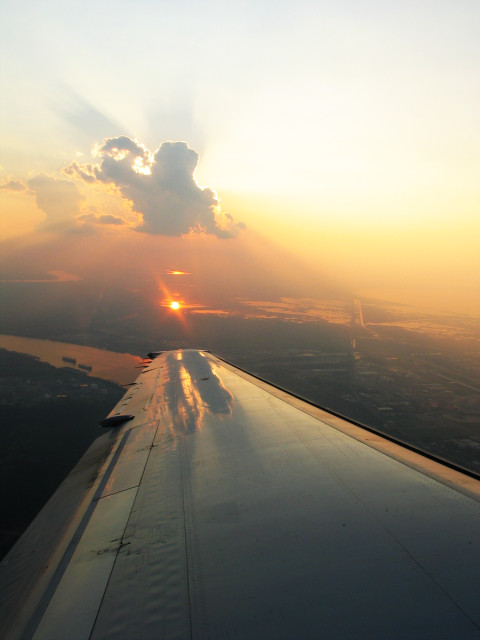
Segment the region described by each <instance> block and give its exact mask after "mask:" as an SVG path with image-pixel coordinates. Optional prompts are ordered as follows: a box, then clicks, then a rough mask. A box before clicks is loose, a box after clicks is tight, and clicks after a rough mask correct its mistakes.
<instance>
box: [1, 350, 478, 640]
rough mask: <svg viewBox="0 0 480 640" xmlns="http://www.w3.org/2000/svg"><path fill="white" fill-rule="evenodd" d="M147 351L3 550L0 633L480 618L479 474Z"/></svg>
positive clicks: (265, 629)
mask: <svg viewBox="0 0 480 640" xmlns="http://www.w3.org/2000/svg"><path fill="white" fill-rule="evenodd" d="M151 355H152V357H153V359H152V361H151V362H150V363H149V364H148V366H146V367H145V368H144V370H143V371H142V373H141V374H140V376H139V377H138V380H137V382H136V383H135V384H134V385H133V386H131V387H130V388H129V390H128V391H127V393H126V394H125V396H124V397H123V398H122V400H121V401H120V402H119V403H118V405H117V406H116V407H115V409H114V410H113V411H112V413H111V414H110V416H109V418H114V420H113V421H112V420H109V421H107V422H106V424H107V428H106V430H105V432H104V433H103V435H101V436H100V437H99V438H98V439H97V440H96V441H95V442H94V443H93V445H92V446H91V447H90V449H89V450H88V452H87V453H86V454H85V456H84V457H83V458H82V459H81V461H80V462H79V464H78V465H77V467H75V469H74V470H73V471H72V473H71V474H70V475H69V476H68V477H67V479H66V480H65V482H64V483H63V484H62V485H61V487H60V488H59V489H58V491H57V492H56V494H55V495H54V496H53V497H52V499H51V500H50V502H49V503H47V505H46V506H45V508H44V509H43V510H42V511H41V512H40V514H39V515H38V516H37V518H36V520H35V521H34V522H33V523H32V525H31V526H30V528H29V529H28V530H27V531H26V533H25V534H24V536H23V537H22V538H21V539H20V540H19V542H18V543H17V544H16V545H15V547H14V548H13V549H12V550H11V552H10V553H9V554H8V555H7V556H6V558H5V559H4V561H3V562H2V564H1V569H0V581H1V591H0V592H1V594H2V604H1V610H0V613H1V620H2V624H1V629H0V631H1V637H2V638H8V639H14V638H15V639H16V638H22V639H24V640H26V639H32V638H33V639H34V640H43V639H49V640H50V639H59V640H63V639H65V640H87V639H91V640H96V639H100V638H101V639H106V638H112V639H113V638H115V639H116V640H119V639H128V640H132V639H136V638H139V639H140V638H141V639H142V640H145V639H152V640H153V639H155V640H159V639H168V640H172V639H189V640H190V639H192V638H193V639H202V640H203V639H204V638H206V639H208V638H212V639H213V638H215V639H220V638H221V639H227V638H236V639H240V638H246V639H252V638H253V639H256V638H258V639H274V640H279V639H282V638H327V639H329V638H335V639H336V638H362V639H364V638H377V639H384V638H389V639H394V638H402V639H407V638H408V639H409V640H411V639H424V638H435V639H439V638H448V640H451V639H452V638H461V639H465V638H480V606H479V593H480V482H479V480H478V479H476V478H474V477H471V476H469V475H468V474H465V473H462V472H461V471H459V470H456V469H453V468H451V467H449V466H447V465H444V464H442V463H439V462H438V461H435V460H431V459H429V458H427V457H425V456H422V455H420V454H418V453H416V452H413V451H410V450H408V449H407V448H405V447H403V446H400V445H398V444H396V443H394V442H391V441H390V440H388V439H386V438H384V437H382V436H380V435H376V434H373V433H371V432H369V431H366V430H365V429H362V428H361V427H359V426H357V425H355V424H353V423H351V422H349V421H347V420H345V419H342V418H340V417H338V416H335V415H333V414H331V413H329V412H327V411H325V410H322V409H320V408H317V407H315V406H312V405H310V404H309V403H307V402H304V401H302V400H300V399H299V398H296V397H293V396H291V395H289V394H288V393H286V392H285V391H283V390H280V389H278V388H275V387H273V386H271V385H269V384H267V383H266V382H264V381H261V380H259V379H257V378H255V377H253V376H251V375H249V374H247V373H246V372H244V371H241V370H239V369H237V368H235V367H233V366H232V365H230V364H229V363H226V362H224V361H223V360H221V359H219V358H218V357H216V356H214V355H212V354H210V353H207V352H202V351H193V350H183V351H182V350H179V351H170V352H165V353H163V354H151ZM109 425H112V426H109ZM432 428H435V426H434V425H432ZM12 490H14V488H13V487H12Z"/></svg>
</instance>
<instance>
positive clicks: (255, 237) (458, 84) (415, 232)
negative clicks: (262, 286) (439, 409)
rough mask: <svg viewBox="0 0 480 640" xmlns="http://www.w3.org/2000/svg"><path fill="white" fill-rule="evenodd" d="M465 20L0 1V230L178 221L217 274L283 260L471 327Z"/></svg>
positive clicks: (442, 1)
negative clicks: (410, 300) (251, 261)
mask: <svg viewBox="0 0 480 640" xmlns="http://www.w3.org/2000/svg"><path fill="white" fill-rule="evenodd" d="M72 16H75V19H72ZM479 22H480V5H479V4H478V2H475V1H473V0H458V1H457V2H455V3H453V2H450V1H446V0H439V1H437V2H427V1H420V2H415V3H414V2H404V3H398V2H393V1H392V0H383V1H382V2H380V1H372V0H368V1H360V2H353V1H351V0H339V1H338V2H335V3H333V2H326V1H318V0H317V1H315V2H310V1H307V0H300V1H299V2H297V3H291V2H289V3H286V2H283V1H280V2H279V1H277V2H273V1H265V0H257V1H256V2H253V1H249V0H247V1H246V2H243V3H241V4H238V3H237V4H235V5H232V4H231V3H220V2H217V1H212V0H207V2H204V3H193V2H188V1H184V0H180V1H179V2H175V3H170V4H169V5H166V4H165V3H154V2H150V1H147V0H139V2H136V3H121V4H120V3H118V2H113V1H109V0H106V1H103V2H100V3H98V2H97V3H93V2H82V3H79V2H77V1H75V0H66V1H65V2H63V3H61V4H59V3H57V2H52V1H47V2H43V3H38V2H34V1H33V0H27V2H24V3H22V4H21V6H20V5H19V4H18V3H16V2H13V1H12V0H5V1H4V2H2V5H1V7H0V47H1V52H0V53H1V59H2V68H1V76H0V83H1V91H2V95H3V96H7V97H8V99H6V100H2V101H1V105H0V127H1V131H0V165H1V169H0V220H1V233H2V238H3V239H9V238H10V239H11V238H18V237H20V236H25V238H28V242H29V243H34V242H35V237H36V235H35V234H40V235H38V237H37V239H38V242H40V241H42V242H43V241H44V236H42V235H41V234H44V233H45V231H46V230H48V229H49V230H50V232H52V229H53V228H55V229H56V233H63V234H64V233H67V232H68V233H73V231H72V229H75V231H76V232H77V234H80V232H81V231H82V230H83V234H84V235H88V234H87V231H88V233H90V237H92V238H93V236H94V235H95V234H96V233H98V232H99V230H100V228H101V233H102V238H103V242H109V243H111V244H112V245H115V243H118V241H119V240H118V238H119V237H120V236H122V237H124V235H125V234H128V233H129V234H130V236H129V237H130V238H131V242H132V243H135V242H139V240H138V239H139V238H140V237H141V235H145V234H149V235H151V236H154V237H155V238H156V241H158V243H159V246H161V243H162V238H163V239H165V238H167V237H169V236H170V237H172V236H174V237H178V238H180V239H181V238H182V234H183V235H185V234H188V233H189V232H190V230H192V229H193V231H194V232H196V233H198V232H203V233H207V234H209V235H210V236H211V240H212V243H217V244H222V243H225V244H226V245H228V244H229V246H230V247H231V249H230V250H226V249H225V250H224V249H222V250H221V251H220V252H219V255H220V253H221V254H222V257H221V258H219V259H221V260H223V261H226V260H228V257H227V256H229V255H231V256H236V258H235V259H236V260H237V261H238V262H237V263H236V264H233V263H232V264H231V265H230V266H228V268H227V266H225V270H226V271H227V272H229V273H230V272H231V271H235V272H236V273H240V274H241V273H242V265H244V264H245V256H246V255H247V254H245V253H243V254H242V251H243V252H247V253H248V252H250V253H249V255H251V254H252V252H253V253H255V254H257V253H258V256H256V258H255V260H257V261H258V260H261V259H263V260H267V261H268V263H269V265H270V267H269V268H271V272H272V274H273V273H274V271H275V265H276V264H279V263H280V262H281V261H282V260H284V256H285V255H286V253H285V252H287V254H288V255H292V256H296V258H295V259H297V258H298V260H301V261H303V263H304V264H305V268H306V269H307V270H308V271H309V272H310V273H312V274H316V277H317V278H325V280H328V281H329V282H333V283H337V284H338V286H339V287H347V288H349V289H351V290H352V291H357V292H358V291H362V290H369V291H371V290H377V291H379V290H383V291H385V290H389V291H392V290H395V289H396V290H397V291H398V292H399V293H398V295H399V296H400V295H401V294H400V290H403V291H405V290H407V289H408V290H413V289H414V290H416V291H417V292H419V291H422V292H427V293H423V294H422V295H423V296H424V297H425V296H429V295H430V296H431V301H432V304H434V301H435V305H436V306H438V305H439V304H440V306H442V305H445V307H446V308H449V309H450V310H454V309H455V308H457V309H458V310H463V311H466V310H467V307H468V308H469V312H470V313H477V312H478V313H479V314H480V309H479V308H478V307H479V305H480V302H479V303H478V304H477V303H475V302H474V301H476V300H477V301H479V300H480V275H479V274H480V258H479V254H480V252H479V251H478V244H479V238H480V161H479V159H478V158H479V155H478V149H479V147H480V126H479V122H480V121H479V119H478V113H479V112H480V90H479V86H480V85H479V83H478V68H479V67H480V44H479V42H480V41H479V39H478V24H479ZM109 141H110V142H109ZM167 141H184V142H185V144H184V146H181V145H177V146H172V145H170V146H168V145H164V144H163V143H165V142H167ZM157 150H158V155H156V156H154V154H155V153H156V152H157ZM192 154H193V155H192ZM194 172H195V173H194ZM194 175H195V180H194V178H193V176H194ZM42 238H43V240H42ZM183 240H184V241H185V242H182V241H179V243H178V251H179V253H180V259H179V260H178V264H176V265H171V266H172V268H173V267H176V268H178V269H180V270H181V269H182V268H186V267H185V265H183V264H182V259H181V253H182V251H185V252H186V251H187V250H188V247H189V244H188V242H187V241H186V239H185V238H183ZM25 242H27V240H25ZM92 242H93V240H92ZM234 245H236V248H235V249H233V247H234ZM92 246H93V245H92ZM277 251H278V253H277ZM265 252H268V254H269V255H268V256H263V257H262V254H263V253H265ZM200 253H201V252H200ZM242 256H243V257H242ZM280 256H282V257H280ZM203 259H206V258H203ZM232 260H233V258H232ZM186 262H190V261H186ZM232 265H233V266H232ZM49 266H50V268H51V269H54V270H55V269H56V270H67V271H68V269H66V267H65V265H63V264H55V265H49ZM188 266H189V268H190V267H191V265H190V264H189V265H188ZM222 266H223V265H217V271H218V268H219V267H222ZM191 268H192V269H194V268H195V266H193V267H191ZM280 271H282V269H280V267H279V273H280ZM237 277H238V276H237ZM282 277H283V276H282ZM272 278H274V276H273V275H272ZM278 278H280V275H279V276H278ZM428 292H429V293H428ZM313 293H314V292H312V295H313ZM305 294H306V293H305ZM252 296H253V292H252ZM460 298H462V299H463V300H464V301H466V306H465V305H464V304H463V303H461V302H460Z"/></svg>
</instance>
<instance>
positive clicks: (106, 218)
mask: <svg viewBox="0 0 480 640" xmlns="http://www.w3.org/2000/svg"><path fill="white" fill-rule="evenodd" d="M77 220H78V222H84V223H87V224H115V225H123V224H126V222H125V220H124V219H123V218H119V217H118V216H114V215H112V214H111V213H104V214H101V215H96V214H94V213H85V214H83V215H81V216H78V218H77Z"/></svg>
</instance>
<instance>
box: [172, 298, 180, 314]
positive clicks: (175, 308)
mask: <svg viewBox="0 0 480 640" xmlns="http://www.w3.org/2000/svg"><path fill="white" fill-rule="evenodd" d="M170 309H173V310H174V311H177V310H178V309H180V303H179V302H177V301H176V300H174V301H173V302H171V303H170Z"/></svg>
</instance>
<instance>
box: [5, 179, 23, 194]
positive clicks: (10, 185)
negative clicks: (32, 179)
mask: <svg viewBox="0 0 480 640" xmlns="http://www.w3.org/2000/svg"><path fill="white" fill-rule="evenodd" d="M26 188H27V187H26V186H25V185H24V184H23V182H21V181H20V180H7V181H6V182H5V181H3V182H0V189H4V190H5V191H25V189H26Z"/></svg>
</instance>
